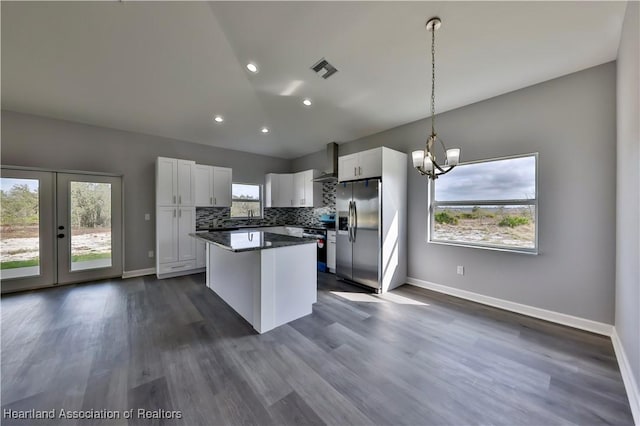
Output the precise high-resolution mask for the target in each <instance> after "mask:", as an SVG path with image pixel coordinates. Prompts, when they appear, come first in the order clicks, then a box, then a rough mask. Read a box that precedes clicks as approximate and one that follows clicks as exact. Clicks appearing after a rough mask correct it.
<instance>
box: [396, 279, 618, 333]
mask: <svg viewBox="0 0 640 426" xmlns="http://www.w3.org/2000/svg"><path fill="white" fill-rule="evenodd" d="M407 283H408V284H411V285H414V286H416V287H422V288H426V289H429V290H433V291H437V292H438V293H444V294H448V295H450V296H455V297H459V298H461V299H466V300H471V301H472V302H478V303H482V304H483V305H489V306H493V307H496V308H500V309H504V310H506V311H511V312H516V313H518V314H522V315H527V316H530V317H534V318H539V319H542V320H545V321H549V322H554V323H557V324H562V325H566V326H569V327H573V328H578V329H580V330H586V331H590V332H592V333H596V334H602V335H604V336H611V334H612V332H613V326H612V325H610V324H605V323H602V322H598V321H592V320H589V319H586V318H580V317H574V316H573V315H567V314H562V313H560V312H554V311H549V310H546V309H541V308H536V307H534V306H529V305H523V304H521V303H516V302H510V301H508V300H504V299H498V298H495V297H491V296H485V295H482V294H478V293H473V292H471V291H467V290H460V289H458V288H454V287H449V286H446V285H442V284H435V283H432V282H429V281H424V280H419V279H417V278H412V277H407Z"/></svg>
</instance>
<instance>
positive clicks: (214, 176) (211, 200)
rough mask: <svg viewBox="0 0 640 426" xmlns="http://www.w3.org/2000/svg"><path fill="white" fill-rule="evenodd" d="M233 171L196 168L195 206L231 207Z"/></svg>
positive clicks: (200, 166) (215, 168)
mask: <svg viewBox="0 0 640 426" xmlns="http://www.w3.org/2000/svg"><path fill="white" fill-rule="evenodd" d="M231 178H232V171H231V169H230V168H227V167H216V166H205V165H202V164H197V165H196V166H195V205H196V206H198V207H231Z"/></svg>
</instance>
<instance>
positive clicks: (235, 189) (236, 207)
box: [231, 183, 262, 218]
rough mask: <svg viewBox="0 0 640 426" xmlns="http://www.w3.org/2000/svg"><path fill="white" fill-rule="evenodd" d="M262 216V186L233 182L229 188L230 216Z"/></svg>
mask: <svg viewBox="0 0 640 426" xmlns="http://www.w3.org/2000/svg"><path fill="white" fill-rule="evenodd" d="M261 216H262V188H261V186H260V185H251V184H245V183H234V184H233V185H232V189H231V217H236V218H252V217H255V218H257V217H261Z"/></svg>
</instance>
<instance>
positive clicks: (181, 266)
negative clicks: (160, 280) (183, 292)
mask: <svg viewBox="0 0 640 426" xmlns="http://www.w3.org/2000/svg"><path fill="white" fill-rule="evenodd" d="M185 266H188V265H178V266H169V269H182V268H184V267H185Z"/></svg>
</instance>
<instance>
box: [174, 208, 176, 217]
mask: <svg viewBox="0 0 640 426" xmlns="http://www.w3.org/2000/svg"><path fill="white" fill-rule="evenodd" d="M173 217H176V209H173Z"/></svg>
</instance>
